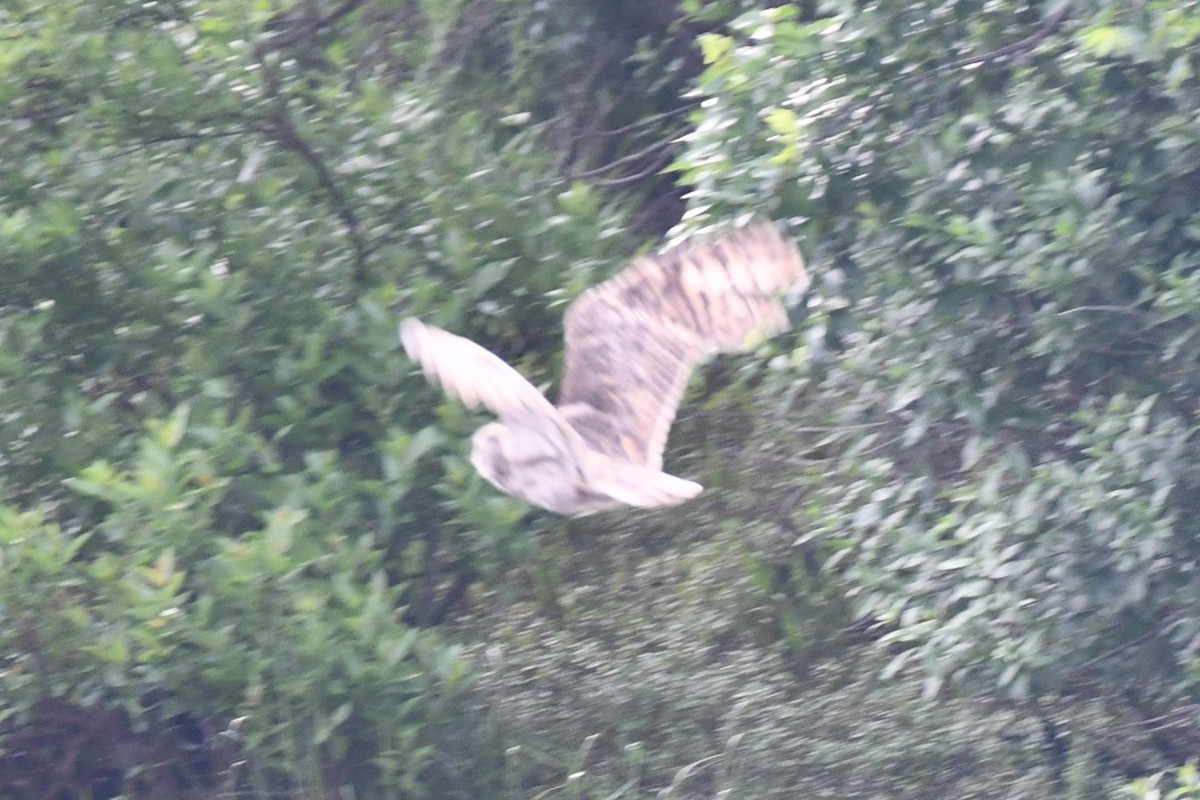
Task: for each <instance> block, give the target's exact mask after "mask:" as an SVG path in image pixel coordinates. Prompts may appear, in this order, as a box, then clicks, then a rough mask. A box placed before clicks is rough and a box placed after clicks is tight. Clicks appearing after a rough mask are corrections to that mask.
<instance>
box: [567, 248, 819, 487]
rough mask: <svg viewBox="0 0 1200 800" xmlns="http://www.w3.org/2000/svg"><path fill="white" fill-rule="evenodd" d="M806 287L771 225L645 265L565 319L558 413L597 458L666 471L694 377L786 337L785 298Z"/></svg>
mask: <svg viewBox="0 0 1200 800" xmlns="http://www.w3.org/2000/svg"><path fill="white" fill-rule="evenodd" d="M808 281H809V279H808V275H807V273H806V272H805V269H804V259H803V257H802V256H801V255H800V250H799V248H797V246H796V243H795V242H793V241H790V240H785V239H784V238H783V237H782V236H780V234H779V232H778V231H777V230H776V229H775V227H774V226H772V225H770V224H758V225H754V226H751V227H748V228H744V229H742V230H740V231H735V232H733V233H731V234H727V235H725V236H723V237H721V238H716V239H708V240H700V241H697V242H695V243H688V244H685V245H682V246H680V247H677V248H675V249H673V250H669V251H668V252H666V253H664V254H662V255H659V256H650V257H645V258H641V259H638V260H637V261H635V262H634V263H633V264H631V265H630V266H629V267H628V268H626V269H625V270H624V271H623V272H621V273H620V274H618V275H617V276H616V277H614V278H612V279H610V280H608V281H606V282H604V283H602V284H600V285H599V286H596V287H594V288H592V289H590V290H588V291H587V292H584V293H583V294H582V295H581V296H580V297H579V299H578V300H576V301H575V302H574V303H573V304H571V306H570V308H568V309H567V315H566V321H565V329H566V332H565V335H566V355H565V358H564V366H563V380H562V393H561V397H560V399H559V403H558V405H559V408H560V409H562V411H563V414H564V415H565V416H566V418H567V419H568V421H570V423H571V425H572V426H573V427H574V428H575V429H576V430H578V431H579V433H580V435H582V436H583V438H584V439H585V440H586V441H587V443H588V444H589V445H590V446H591V447H593V448H594V449H596V450H600V451H601V452H604V453H607V454H609V455H611V456H615V457H623V458H628V459H631V460H633V461H634V462H636V463H639V464H643V465H646V466H649V467H653V468H654V469H661V467H662V451H663V447H664V446H665V444H666V440H667V433H668V431H669V430H670V428H671V423H672V421H673V420H674V419H675V411H676V408H677V407H678V405H679V401H680V399H681V398H682V396H683V391H684V389H685V388H686V387H687V380H688V376H689V374H690V373H691V370H692V368H693V367H694V366H695V365H696V363H697V362H699V361H702V360H703V359H705V358H706V357H708V356H709V355H711V354H713V353H716V352H731V351H735V350H741V349H744V348H746V347H748V346H752V345H753V344H755V343H757V342H758V341H761V340H762V339H764V338H766V337H768V336H770V335H772V334H775V333H777V332H779V331H780V330H783V329H784V328H785V327H787V323H788V319H787V311H786V309H785V308H784V306H783V303H782V302H781V300H780V295H782V294H783V293H784V292H786V291H789V290H796V291H801V290H803V289H805V288H807V286H808Z"/></svg>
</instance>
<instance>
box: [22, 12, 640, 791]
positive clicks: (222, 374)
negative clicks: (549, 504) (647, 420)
mask: <svg viewBox="0 0 1200 800" xmlns="http://www.w3.org/2000/svg"><path fill="white" fill-rule="evenodd" d="M409 5H411V4H409ZM417 5H419V6H420V8H419V9H418V10H419V12H420V13H421V14H422V15H424V16H422V19H423V20H424V21H426V22H429V24H431V25H432V24H435V23H437V20H436V19H435V18H434V16H433V15H434V14H435V12H437V10H438V7H439V6H444V4H438V3H427V4H417ZM389 8H390V6H389V4H386V3H382V4H363V5H362V7H361V8H359V9H357V11H356V12H355V13H349V12H350V11H352V10H353V9H351V8H350V6H346V7H345V8H343V9H341V11H340V13H339V12H338V10H334V12H333V13H330V14H329V16H326V17H320V16H315V17H314V16H312V15H314V14H318V15H319V14H320V13H321V12H320V10H319V9H316V8H315V7H312V6H310V5H308V4H300V5H289V4H284V5H283V6H281V7H280V8H278V9H276V10H274V11H272V12H271V13H269V14H268V13H267V12H265V11H264V10H263V9H262V8H261V7H258V6H248V5H245V4H240V3H224V4H216V5H213V4H207V5H205V4H200V5H196V4H183V5H176V6H172V7H171V8H169V9H168V8H166V7H161V8H160V7H158V6H153V7H144V8H143V7H139V8H137V9H126V8H124V7H123V6H121V5H120V4H115V5H114V4H96V3H90V2H86V0H80V2H76V3H71V4H66V5H63V6H61V7H56V10H54V11H51V10H49V9H48V8H46V7H44V5H43V4H38V3H28V4H16V5H12V6H11V7H10V8H6V10H5V11H4V12H2V14H3V17H4V19H5V21H6V22H7V23H8V24H9V28H8V29H7V30H8V32H7V33H6V50H5V54H4V56H2V57H0V97H3V98H5V99H6V100H7V101H9V102H7V103H6V107H7V108H11V113H8V114H5V115H4V119H3V120H0V160H3V161H4V163H5V164H11V165H14V166H13V168H12V169H6V170H4V171H3V173H2V174H0V232H2V234H3V235H0V298H3V300H0V303H2V313H0V353H2V355H0V440H3V441H4V442H5V447H4V450H3V452H2V453H0V501H2V502H3V503H4V505H3V508H4V509H5V510H4V523H3V524H4V532H3V541H4V555H3V558H4V560H5V564H6V565H7V566H6V569H5V570H3V572H4V575H3V577H2V578H0V581H2V582H3V592H2V594H0V597H3V605H2V606H0V638H2V639H3V642H4V645H5V652H6V653H7V654H9V655H8V656H7V658H8V662H7V663H8V665H9V666H10V667H11V668H10V669H8V670H7V671H6V672H4V673H3V675H2V676H0V681H2V684H0V685H2V686H3V689H2V691H3V693H4V698H5V701H4V704H3V705H4V708H5V710H6V714H7V717H6V723H5V728H4V731H5V732H6V733H7V735H8V744H9V745H10V748H9V751H8V755H7V756H6V760H5V761H4V764H3V766H0V777H3V778H4V779H5V780H8V781H9V782H8V783H7V784H6V789H12V790H13V791H17V790H18V789H20V788H22V787H24V786H27V785H28V784H25V783H22V781H24V780H26V776H28V775H30V774H34V772H35V771H36V770H43V771H42V772H40V773H38V774H42V775H49V774H59V773H63V774H65V771H63V770H59V769H58V768H59V767H61V766H62V764H63V763H64V762H65V761H66V760H70V761H76V760H78V761H79V763H81V764H90V765H91V766H90V767H89V769H92V768H94V769H95V770H96V772H95V774H92V773H88V774H78V775H72V776H70V780H71V781H73V783H72V784H71V786H70V787H69V788H70V790H73V791H76V792H82V791H85V789H84V788H83V787H89V788H86V791H88V792H93V793H97V794H104V793H106V792H109V791H110V790H109V789H101V788H97V786H96V782H97V781H102V780H103V781H108V782H109V783H110V784H111V783H113V782H115V783H116V784H117V789H115V790H111V791H112V793H115V792H116V791H122V790H124V791H130V792H133V791H135V790H137V791H142V792H144V793H149V794H155V793H157V794H159V795H164V794H172V793H175V792H176V791H182V790H183V788H186V787H184V786H183V785H182V784H178V785H177V784H176V783H172V781H175V778H174V777H172V775H174V774H175V773H174V770H175V769H176V768H178V767H179V766H180V764H183V763H186V761H187V759H185V758H184V755H183V754H184V753H185V752H191V753H195V752H203V753H204V754H205V758H206V759H209V762H208V763H206V764H205V765H203V766H198V767H196V768H195V769H194V770H192V772H190V773H189V777H188V778H187V779H186V780H184V781H183V783H186V784H188V785H190V786H192V787H193V788H194V787H195V786H201V785H203V784H204V782H205V781H209V780H217V779H218V778H219V779H220V780H225V778H224V777H223V776H224V775H226V774H228V775H229V776H230V777H229V778H228V779H229V780H230V781H233V782H235V783H237V784H238V785H239V786H253V787H254V788H255V789H256V790H257V789H261V790H263V791H267V790H268V789H269V790H271V791H275V790H276V789H278V790H281V791H287V792H289V793H291V794H305V793H311V794H314V795H315V794H318V793H320V794H324V792H325V790H326V789H329V790H332V788H333V787H347V788H345V789H344V791H354V792H357V793H359V794H360V796H372V795H380V794H385V793H387V792H392V793H397V792H399V793H403V794H406V795H413V796H415V795H418V794H422V793H426V794H439V793H440V794H442V795H446V794H450V795H453V794H454V793H460V794H466V795H470V796H477V795H479V794H480V793H483V794H487V793H488V790H487V785H488V782H489V781H490V780H493V779H494V775H495V772H494V770H493V771H491V772H489V771H488V770H484V769H479V770H476V769H469V768H467V767H468V766H470V765H472V764H476V763H477V762H478V761H479V759H481V758H488V757H491V756H493V755H495V749H494V747H493V746H492V744H493V743H492V742H491V740H490V739H489V734H488V733H487V731H486V730H485V729H484V728H482V727H481V726H479V725H478V720H477V719H476V718H473V717H471V716H470V715H469V714H467V713H466V712H465V711H464V710H463V709H464V708H465V707H466V706H465V705H463V704H465V703H466V702H467V700H466V696H465V694H464V692H465V691H466V688H467V687H469V684H470V682H469V680H468V678H467V676H466V675H465V674H464V673H465V671H466V666H465V663H464V662H463V661H461V660H460V659H459V658H458V656H457V652H456V650H455V648H454V647H451V646H449V645H448V644H446V643H444V642H443V641H442V640H441V639H440V638H439V637H438V635H437V634H436V633H434V632H433V631H432V630H430V629H428V626H429V625H431V624H432V623H436V622H438V621H439V620H440V619H441V618H442V617H444V616H445V614H446V613H447V611H448V609H450V608H451V607H452V606H453V604H454V603H455V602H457V601H459V600H460V599H461V597H462V595H463V593H464V592H465V591H466V588H467V587H468V586H469V584H470V583H471V581H472V580H474V579H475V578H476V577H478V576H479V575H481V574H489V573H490V572H494V571H496V570H499V569H502V568H503V567H504V565H505V564H508V563H511V562H512V561H513V560H515V559H518V558H520V557H521V556H522V554H524V553H525V552H527V551H528V549H529V548H530V547H531V546H532V544H533V542H534V541H535V540H536V536H537V533H538V530H539V527H540V525H541V524H542V523H540V522H539V521H538V520H539V519H540V518H534V519H533V520H532V521H529V522H527V521H526V520H525V519H524V516H525V513H526V509H525V508H524V507H523V506H521V505H520V504H518V503H517V502H516V501H513V500H510V499H507V498H502V497H498V496H496V495H495V494H494V493H492V492H490V491H486V492H485V491H483V490H482V484H481V482H480V481H479V479H478V478H477V477H475V476H474V474H473V472H471V471H470V470H469V467H468V466H467V465H466V461H465V458H464V457H463V448H464V438H463V437H462V436H460V434H461V433H462V432H464V431H465V430H466V429H467V420H466V415H465V412H463V411H462V410H461V409H460V408H458V407H457V406H455V405H454V404H452V403H445V404H442V405H440V406H439V405H438V402H440V400H436V401H435V397H437V395H436V394H435V393H434V392H433V391H432V390H430V389H429V388H428V387H426V386H425V383H424V381H423V380H422V379H421V378H420V377H419V376H418V375H416V374H415V373H414V371H413V369H412V367H411V365H410V364H409V363H408V361H407V359H405V358H404V357H403V356H402V354H401V351H400V346H399V342H398V339H397V336H396V323H397V322H398V320H399V318H400V317H401V316H403V315H408V314H416V315H422V316H431V317H432V318H433V319H434V321H436V322H438V323H441V324H446V325H452V326H454V327H456V328H457V329H459V330H463V331H465V332H467V333H468V334H470V335H473V336H476V337H478V338H480V339H482V340H485V341H501V340H502V341H504V342H507V343H509V344H508V346H509V347H520V348H521V349H522V351H527V352H530V353H532V354H534V355H533V356H531V358H532V359H533V360H534V361H535V362H536V361H537V359H538V356H537V355H536V354H537V353H538V352H548V351H551V350H553V351H554V352H557V350H558V342H557V335H558V326H559V324H560V323H559V319H560V317H561V310H560V309H559V308H557V307H555V306H556V305H557V304H558V303H560V302H561V301H563V300H567V299H570V298H571V297H572V296H573V295H574V294H577V293H578V292H579V291H582V289H583V287H585V286H587V285H589V284H591V283H593V282H594V280H595V275H596V274H599V273H600V272H602V271H604V270H607V269H608V266H609V259H611V258H612V257H613V256H614V255H621V254H622V252H621V251H626V252H627V251H628V247H629V246H628V245H627V244H626V243H625V242H624V239H623V238H622V237H623V235H624V231H625V226H624V215H623V214H622V213H621V212H620V211H619V210H618V209H616V208H615V207H613V206H611V205H610V204H607V203H605V202H603V201H602V200H601V199H600V198H599V196H598V195H597V194H595V193H594V192H593V191H591V190H589V189H587V188H586V187H585V186H583V185H575V184H571V183H568V182H565V181H563V180H562V179H561V178H558V177H556V173H555V170H554V166H553V164H552V163H551V160H550V158H549V157H548V155H547V154H545V153H543V152H541V146H540V145H539V141H538V133H539V130H538V129H537V127H536V126H533V125H529V126H526V127H521V126H519V125H514V124H513V123H511V122H501V121H497V120H495V119H492V118H489V117H488V116H486V115H485V114H481V113H479V112H478V111H476V110H474V109H472V108H470V105H471V104H470V102H469V100H466V101H463V102H461V103H460V102H456V100H455V96H452V95H450V94H448V93H447V91H446V87H447V84H448V81H445V80H442V79H437V80H435V79H432V78H431V77H430V75H433V74H436V72H437V67H436V62H437V59H438V58H439V57H440V56H438V55H437V53H436V52H426V51H423V50H422V49H421V46H420V45H419V44H418V43H417V41H416V40H415V39H414V40H413V41H399V40H396V39H389V38H388V37H386V36H384V37H383V38H382V39H380V38H379V35H378V34H379V33H380V31H379V29H378V28H376V27H374V23H373V18H372V16H371V14H373V13H379V14H383V13H390V11H389ZM393 10H394V9H393ZM459 11H460V12H463V9H459ZM397 13H398V12H397ZM464 13H465V12H464ZM8 44H12V48H11V49H9V48H8ZM376 47H379V48H382V50H380V49H372V48H376ZM356 48H359V49H358V50H356ZM389 48H394V49H389ZM363 49H365V51H368V52H364V51H363ZM434 50H436V47H435V48H434ZM442 55H445V54H444V53H443V54H442ZM360 56H362V57H361V58H360ZM423 70H429V71H430V72H429V73H425V72H423ZM414 71H415V72H414ZM552 290H553V292H552ZM547 295H550V296H551V297H552V299H551V300H550V301H547V300H545V299H544V298H545V297H546V296H547ZM516 308H519V309H520V312H521V313H513V310H514V309H516ZM501 349H504V348H501ZM531 366H532V367H533V368H534V370H535V371H537V370H541V369H544V368H545V367H546V366H548V365H547V364H545V363H533V364H532V365H531ZM435 408H436V409H437V411H436V412H434V411H431V409H435ZM147 420H160V421H159V422H151V423H149V429H148V432H147V431H146V426H147ZM447 434H448V435H447ZM80 719H83V720H85V722H83V723H79V724H81V725H82V728H76V727H72V726H75V725H76V724H77V722H78V720H80ZM73 730H80V731H81V732H80V733H79V734H78V736H77V737H76V738H75V739H72V741H74V742H76V743H77V744H78V745H79V748H78V750H77V751H76V755H78V753H81V752H84V751H87V753H88V754H89V756H88V757H86V758H81V759H77V758H76V755H73V756H70V758H67V756H65V755H64V754H63V753H61V752H58V751H55V750H53V749H51V750H44V749H42V748H41V745H40V744H39V743H40V742H42V741H44V740H45V739H44V738H42V734H43V733H46V734H47V735H48V737H49V738H50V739H54V737H57V738H58V740H67V739H71V737H72V736H74V734H71V733H70V731H73ZM172 731H177V732H178V734H176V733H172ZM102 732H103V735H101V734H102ZM106 737H107V738H113V737H115V738H116V739H117V740H120V741H123V742H124V743H125V744H126V745H128V746H127V747H123V748H122V747H111V746H110V747H108V748H105V747H103V746H101V745H97V747H98V750H96V751H95V752H93V749H92V744H89V743H97V742H104V740H105V739H106ZM139 737H140V738H139ZM176 739H179V740H180V742H181V743H180V745H179V747H176V748H174V749H173V750H172V751H171V752H167V751H166V750H163V749H155V747H156V745H154V744H152V741H153V740H161V741H162V742H166V743H168V744H164V745H163V747H167V748H170V745H169V743H170V742H173V741H176ZM192 744H195V745H196V746H195V747H192V746H191V745H192ZM189 748H190V749H189ZM222 754H224V755H222ZM243 760H244V762H245V765H246V766H244V767H240V768H235V766H236V765H237V764H239V763H241V762H242V761H243ZM9 765H16V766H13V767H12V769H11V771H9V772H6V771H5V768H7V767H8V766H9ZM97 765H99V766H97ZM152 765H160V766H158V767H152ZM161 765H166V766H161ZM81 769H83V767H81ZM238 769H241V770H242V771H240V772H239V771H238ZM185 771H187V770H185ZM139 774H141V775H143V776H144V777H143V778H142V779H141V780H142V781H143V784H142V785H141V788H140V789H139V788H138V784H137V783H136V782H135V781H134V778H135V776H137V775H139ZM65 779H66V778H64V780H65ZM122 780H128V781H129V783H126V784H124V789H122V788H121V785H122V784H121V781H122ZM66 790H67V787H64V791H66Z"/></svg>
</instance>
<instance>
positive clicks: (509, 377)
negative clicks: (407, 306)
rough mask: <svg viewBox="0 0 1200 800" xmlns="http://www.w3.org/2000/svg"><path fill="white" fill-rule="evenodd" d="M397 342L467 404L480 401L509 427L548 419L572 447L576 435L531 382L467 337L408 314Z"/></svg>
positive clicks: (427, 374)
mask: <svg viewBox="0 0 1200 800" xmlns="http://www.w3.org/2000/svg"><path fill="white" fill-rule="evenodd" d="M400 341H401V342H402V343H403V344H404V349H405V350H406V351H407V352H408V355H409V358H411V359H413V360H414V361H416V362H418V363H419V364H420V365H421V368H422V370H423V371H424V372H425V377H426V378H427V379H428V380H429V382H430V383H433V384H441V386H442V388H444V389H445V390H446V392H447V393H448V394H451V395H453V396H454V397H457V398H459V399H460V400H462V401H463V403H465V404H466V405H467V407H468V408H478V407H479V406H481V405H482V406H485V407H486V408H487V409H488V410H489V411H491V412H492V413H493V414H495V415H496V416H498V417H500V420H501V421H502V422H505V423H507V424H510V425H512V426H513V427H520V426H530V425H538V426H543V425H546V424H549V425H551V426H552V427H554V428H556V429H557V431H558V433H559V434H560V435H561V436H562V437H564V438H565V440H566V441H567V443H568V444H570V445H571V446H572V447H573V446H574V443H575V442H577V441H578V434H577V433H576V432H575V431H574V430H573V429H572V428H571V426H570V425H568V424H567V423H566V421H565V420H564V419H563V417H562V414H561V413H559V411H558V409H556V408H555V407H554V406H552V405H551V404H550V401H549V400H547V399H546V398H545V396H544V395H543V394H542V393H541V392H539V391H538V390H537V388H535V387H534V386H533V384H531V383H530V382H529V381H527V380H525V378H524V377H523V376H522V375H521V373H519V372H517V371H516V370H515V369H513V368H512V367H510V366H509V365H508V364H506V363H504V361H503V360H501V359H500V358H499V357H497V356H496V355H495V354H493V353H490V352H488V351H487V350H485V349H483V348H482V347H480V346H479V345H477V344H475V343H474V342H472V341H471V340H470V339H464V338H463V337H461V336H455V335H454V334H452V333H447V332H446V331H444V330H442V329H441V328H435V327H433V326H432V325H426V324H425V323H423V322H421V321H420V320H417V319H411V318H410V319H406V320H404V321H403V322H401V323H400Z"/></svg>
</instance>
